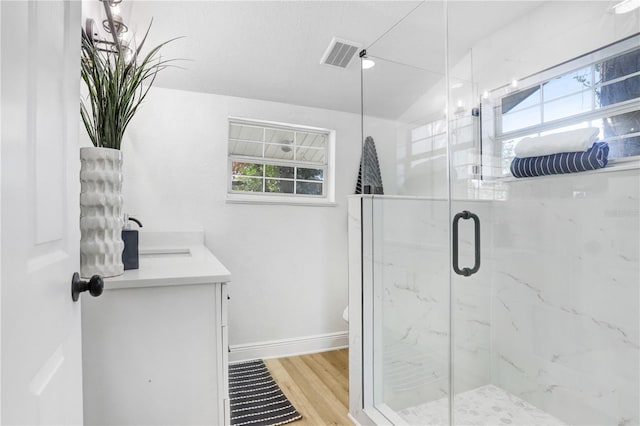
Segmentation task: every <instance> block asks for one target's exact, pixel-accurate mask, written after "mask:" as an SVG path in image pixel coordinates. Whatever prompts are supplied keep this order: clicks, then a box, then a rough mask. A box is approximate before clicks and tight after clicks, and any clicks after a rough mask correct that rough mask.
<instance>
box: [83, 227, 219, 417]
mask: <svg viewBox="0 0 640 426" xmlns="http://www.w3.org/2000/svg"><path fill="white" fill-rule="evenodd" d="M195 234H197V233H195ZM143 235H144V234H143V233H141V250H140V253H141V256H140V269H138V270H133V271H125V273H124V275H122V276H119V277H115V278H106V279H105V286H104V292H103V294H102V295H101V296H100V297H97V298H92V297H89V296H88V294H87V295H86V296H85V295H83V297H82V340H83V341H82V349H83V362H82V366H83V386H84V391H83V396H84V420H85V424H88V425H93V424H96V425H142V424H144V425H160V424H163V425H167V424H173V425H191V424H199V425H206V424H208V425H222V424H229V408H228V372H227V371H228V370H227V364H228V351H227V348H228V343H227V303H228V302H227V299H228V296H227V294H228V284H227V283H229V282H230V280H231V275H230V273H229V271H228V270H227V269H226V268H225V267H224V266H223V265H222V264H221V263H220V262H219V261H218V260H217V259H216V258H215V256H213V254H211V253H210V252H209V251H208V250H207V249H206V247H205V246H204V245H203V244H202V242H201V241H198V237H197V235H191V237H192V239H189V238H188V237H189V235H187V236H186V237H187V238H183V239H182V240H181V239H180V238H177V239H176V238H173V239H168V240H165V241H166V242H165V243H164V244H163V243H162V242H161V241H162V238H159V240H160V241H156V243H154V244H151V245H150V246H143V245H142V244H143V238H144V237H143ZM183 237H184V236H183ZM180 241H181V242H180ZM149 242H154V239H153V238H149ZM196 242H199V243H196ZM163 245H164V247H163Z"/></svg>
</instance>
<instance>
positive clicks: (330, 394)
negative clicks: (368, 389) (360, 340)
mask: <svg viewBox="0 0 640 426" xmlns="http://www.w3.org/2000/svg"><path fill="white" fill-rule="evenodd" d="M264 362H265V364H266V365H267V367H268V368H269V371H270V372H271V375H272V376H273V378H274V379H275V381H276V382H278V385H280V388H281V389H282V391H283V392H284V393H285V395H287V398H289V401H291V403H292V404H293V405H294V406H295V407H296V409H297V410H298V412H299V413H300V414H302V419H301V420H297V421H295V422H293V423H291V426H308V425H314V426H315V425H353V422H351V420H349V417H347V412H348V411H349V351H348V349H340V350H337V351H330V352H322V353H317V354H311V355H300V356H293V357H288V358H277V359H267V360H265V361H264Z"/></svg>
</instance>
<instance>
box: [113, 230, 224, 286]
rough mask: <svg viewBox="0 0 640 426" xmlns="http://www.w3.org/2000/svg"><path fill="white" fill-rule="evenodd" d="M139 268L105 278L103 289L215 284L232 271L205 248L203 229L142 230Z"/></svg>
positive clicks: (222, 280) (222, 281)
mask: <svg viewBox="0 0 640 426" xmlns="http://www.w3.org/2000/svg"><path fill="white" fill-rule="evenodd" d="M139 252H140V265H139V266H140V268H139V269H130V270H128V271H124V274H122V275H120V276H117V277H112V278H105V280H104V289H105V290H115V289H126V288H141V287H165V286H181V285H194V284H213V283H225V282H229V281H231V273H230V272H229V270H228V269H227V268H225V266H224V265H223V264H222V263H220V261H219V260H218V259H217V258H216V257H215V256H214V255H213V254H212V253H211V252H210V251H209V249H207V247H205V245H204V235H203V234H202V232H185V233H178V232H171V233H168V232H153V231H146V232H145V230H144V228H143V229H142V230H141V231H140V248H139Z"/></svg>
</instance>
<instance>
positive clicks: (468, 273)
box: [452, 210, 480, 277]
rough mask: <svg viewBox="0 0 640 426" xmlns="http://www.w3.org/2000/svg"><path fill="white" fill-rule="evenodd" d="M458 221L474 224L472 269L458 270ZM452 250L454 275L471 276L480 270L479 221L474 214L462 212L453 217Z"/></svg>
mask: <svg viewBox="0 0 640 426" xmlns="http://www.w3.org/2000/svg"><path fill="white" fill-rule="evenodd" d="M460 219H473V223H474V246H475V259H474V263H473V268H462V269H460V265H459V264H458V222H460ZM452 250H453V259H452V263H453V270H454V271H455V273H456V274H458V275H462V276H464V277H468V276H471V275H473V274H475V273H476V272H478V270H479V269H480V219H479V218H478V216H477V215H476V214H474V213H471V212H470V211H468V210H464V211H462V212H460V213H457V214H456V215H455V216H454V217H453V229H452Z"/></svg>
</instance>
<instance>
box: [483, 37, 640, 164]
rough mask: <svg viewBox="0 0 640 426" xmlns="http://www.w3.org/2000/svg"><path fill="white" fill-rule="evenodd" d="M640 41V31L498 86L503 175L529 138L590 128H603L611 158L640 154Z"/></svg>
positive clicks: (494, 94) (497, 129)
mask: <svg viewBox="0 0 640 426" xmlns="http://www.w3.org/2000/svg"><path fill="white" fill-rule="evenodd" d="M639 45H640V36H637V35H636V36H633V37H630V38H627V39H625V40H622V41H620V42H617V43H614V44H612V45H609V46H606V47H604V48H602V49H599V50H597V51H594V52H592V53H590V54H587V55H584V56H581V57H580V58H576V59H574V60H571V61H567V62H565V63H563V64H561V65H559V66H557V67H554V68H551V69H548V70H546V71H543V72H541V73H538V74H536V75H533V76H530V77H527V78H526V79H523V80H521V81H520V82H514V83H513V84H512V85H509V86H505V87H504V88H500V89H496V90H494V91H493V92H492V93H491V99H490V100H489V103H490V104H493V105H494V110H495V111H494V116H495V136H496V138H495V140H496V142H497V143H498V144H499V146H498V147H497V148H498V152H501V163H502V172H503V174H504V175H507V174H508V173H509V165H510V164H511V160H512V159H513V157H514V155H515V154H514V147H515V145H516V144H517V143H518V142H519V141H520V140H522V139H523V138H525V137H530V136H544V135H548V134H552V133H558V132H563V131H567V130H573V129H579V128H585V127H597V128H599V129H600V134H599V138H598V139H599V140H601V141H605V142H608V144H609V147H610V151H609V159H610V160H612V161H611V163H616V162H620V161H624V160H636V159H638V158H640V68H639V66H640V48H638V46H639ZM516 83H517V88H516V87H515V85H516Z"/></svg>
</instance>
